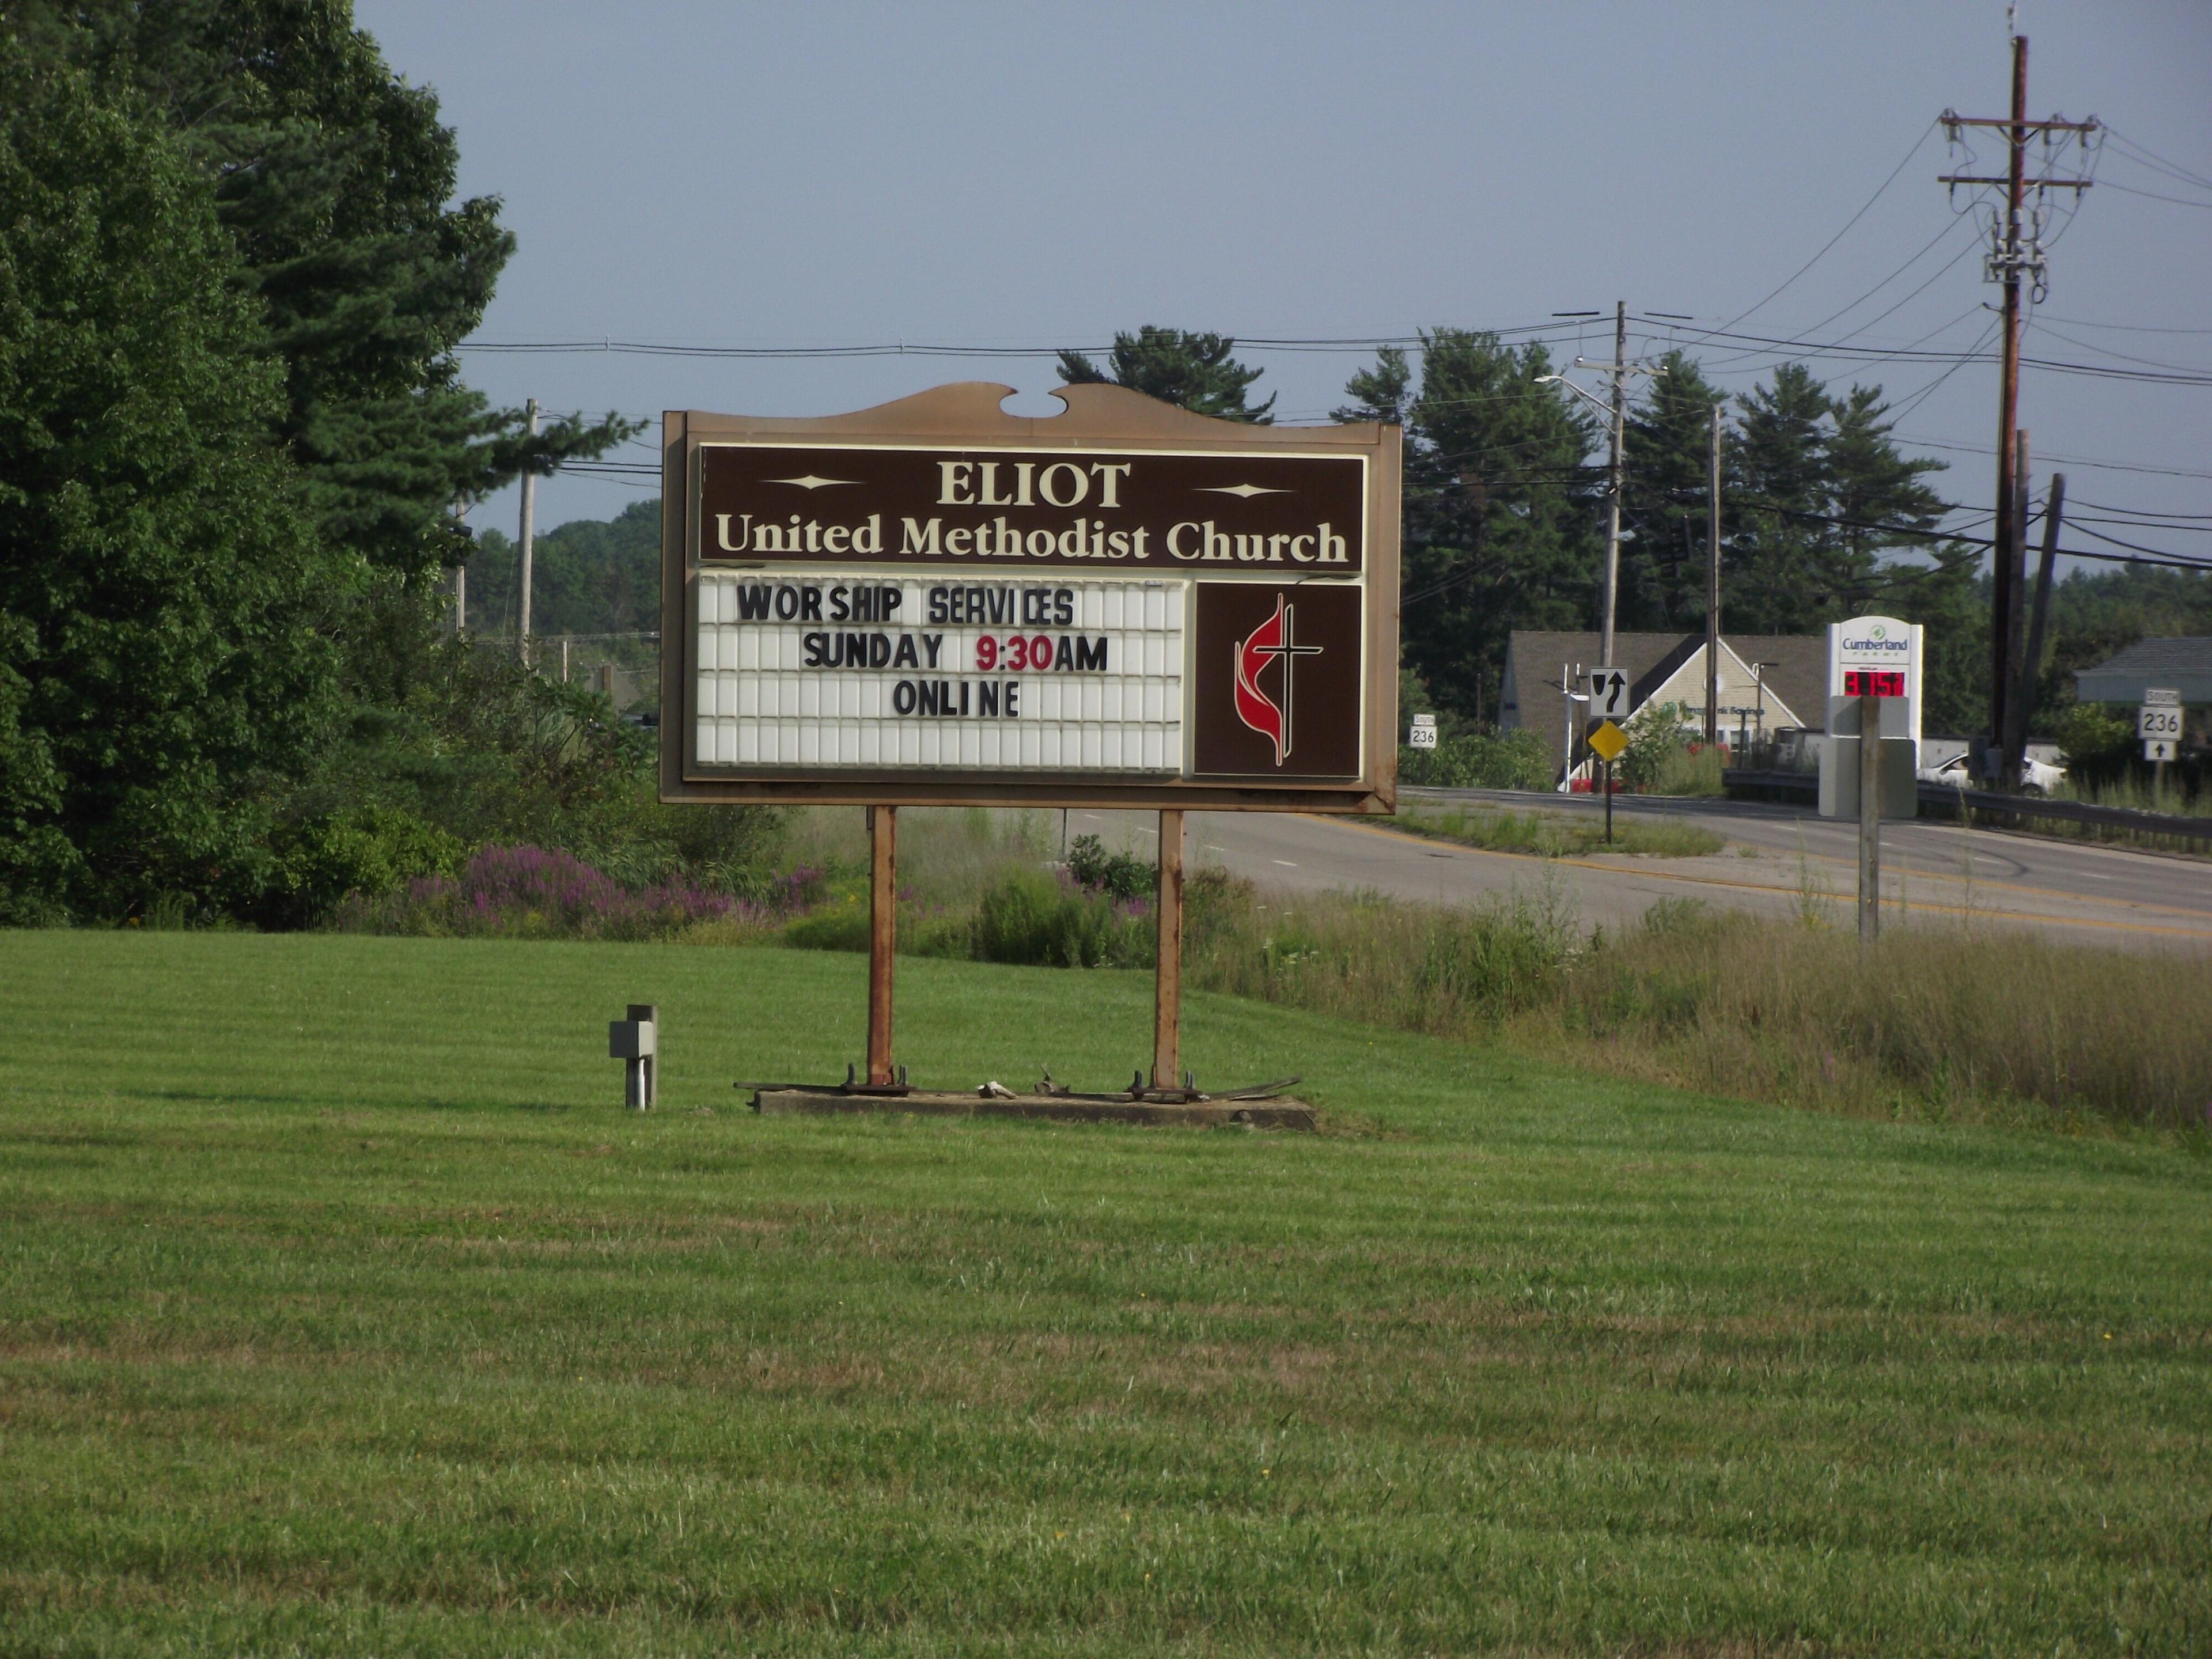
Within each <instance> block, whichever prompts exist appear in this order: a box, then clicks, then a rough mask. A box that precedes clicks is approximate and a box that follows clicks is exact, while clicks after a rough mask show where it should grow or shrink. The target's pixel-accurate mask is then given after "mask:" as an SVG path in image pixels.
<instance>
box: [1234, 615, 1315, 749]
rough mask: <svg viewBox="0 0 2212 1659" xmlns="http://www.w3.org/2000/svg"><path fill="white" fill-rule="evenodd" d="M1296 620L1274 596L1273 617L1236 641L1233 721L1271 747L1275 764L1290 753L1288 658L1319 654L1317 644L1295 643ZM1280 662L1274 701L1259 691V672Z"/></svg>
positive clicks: (1289, 664) (1289, 661) (1289, 675)
mask: <svg viewBox="0 0 2212 1659" xmlns="http://www.w3.org/2000/svg"><path fill="white" fill-rule="evenodd" d="M1296 628H1297V617H1296V615H1295V614H1294V613H1293V611H1291V606H1290V604H1289V602H1288V601H1287V600H1285V599H1284V598H1283V596H1282V595H1281V594H1279V593H1278V594H1277V595H1276V596H1275V614H1274V615H1273V616H1272V617H1268V618H1267V621H1265V622H1263V623H1261V624H1260V625H1259V626H1258V627H1257V628H1255V629H1253V630H1252V631H1251V632H1250V633H1249V634H1247V635H1245V636H1244V637H1243V639H1241V640H1239V641H1237V719H1238V720H1242V721H1243V722H1244V724H1245V725H1246V726H1249V727H1250V728H1251V729H1252V730H1253V731H1255V732H1258V733H1259V734H1260V735H1261V737H1263V738H1267V740H1268V741H1269V742H1271V743H1273V744H1274V745H1275V764H1276V765H1278V766H1280V765H1281V764H1282V763H1283V762H1284V761H1285V759H1287V758H1288V757H1289V755H1290V752H1291V658H1293V657H1313V656H1318V655H1320V654H1321V647H1319V646H1317V645H1299V644H1297V634H1296V632H1295V629H1296ZM1273 657H1279V658H1281V659H1283V700H1282V702H1276V701H1275V700H1274V699H1273V697H1271V696H1268V695H1267V693H1266V692H1265V691H1262V690H1261V689H1260V671H1261V670H1262V669H1263V668H1265V667H1267V662H1268V659H1270V658H1273Z"/></svg>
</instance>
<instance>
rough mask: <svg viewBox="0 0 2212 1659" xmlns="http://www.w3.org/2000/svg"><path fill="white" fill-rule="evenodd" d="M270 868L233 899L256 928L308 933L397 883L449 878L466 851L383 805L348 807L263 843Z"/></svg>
mask: <svg viewBox="0 0 2212 1659" xmlns="http://www.w3.org/2000/svg"><path fill="white" fill-rule="evenodd" d="M269 845H270V852H271V854H273V855H274V860H273V867H272V868H270V869H269V870H268V871H266V872H264V874H263V875H262V878H261V879H260V880H259V881H258V883H257V884H256V885H257V887H258V890H256V891H254V892H252V894H251V895H250V896H246V897H244V898H242V899H241V901H240V903H239V907H238V908H239V909H240V912H241V913H242V914H243V915H245V916H246V919H247V920H249V921H252V922H253V923H254V924H255V925H257V926H258V927H319V926H320V925H321V924H322V923H324V922H325V921H328V920H330V918H331V916H332V915H334V914H335V913H336V912H337V908H338V906H339V905H340V904H341V903H343V902H344V901H345V900H347V899H349V898H376V897H379V896H382V895H384V894H386V893H389V892H391V891H392V890H394V889H395V888H397V887H398V886H399V885H400V884H402V883H403V882H408V881H412V880H415V879H416V878H421V877H423V876H450V875H452V874H453V873H454V872H456V871H457V870H459V868H460V866H461V863H462V860H464V859H465V858H466V857H467V856H468V852H469V849H468V848H467V847H466V846H465V845H464V844H463V843H462V842H461V841H460V839H459V837H458V836H452V835H448V834H447V832H446V831H445V830H443V829H439V828H438V827H437V825H435V824H433V823H424V822H423V821H422V819H421V818H418V817H416V816H415V815H414V814H413V813H411V812H408V811H402V810H401V809H399V808H397V807H391V806H377V805H368V806H356V807H352V808H350V809H349V810H347V811H340V812H331V813H326V814H323V815H320V816H318V817H308V818H299V819H295V820H294V821H293V822H291V823H286V824H282V825H280V826H279V827H278V828H277V829H275V830H274V831H272V832H271V833H270V837H269Z"/></svg>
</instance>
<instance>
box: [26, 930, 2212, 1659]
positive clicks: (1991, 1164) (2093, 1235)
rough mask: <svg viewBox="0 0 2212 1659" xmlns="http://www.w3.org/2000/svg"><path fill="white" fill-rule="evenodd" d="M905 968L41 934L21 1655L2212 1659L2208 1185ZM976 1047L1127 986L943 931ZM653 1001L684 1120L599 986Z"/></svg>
mask: <svg viewBox="0 0 2212 1659" xmlns="http://www.w3.org/2000/svg"><path fill="white" fill-rule="evenodd" d="M864 973H865V963H864V961H863V960H862V959H861V958H859V957H848V956H840V955H830V954H818V953H814V952H805V951H742V950H718V949H707V948H700V947H684V946H665V947H664V946H645V945H518V944H502V943H489V942H451V941H423V940H409V939H370V938H360V937H335V936H290V937H254V936H236V935H232V936H225V935H212V934H146V935H137V934H116V933H37V934H31V933H14V934H0V1033H4V1036H0V1061H4V1068H0V1652H4V1653H8V1654H19V1653H38V1654H46V1653H57V1654H58V1653H83V1654H95V1653H97V1654H125V1653H153V1652H161V1653H186V1652H190V1653H200V1652H210V1651H214V1652H224V1653H228V1652H234V1651H252V1652H279V1651H281V1652H298V1653H303V1654H304V1653H315V1654H325V1653H331V1652H337V1651H356V1652H373V1653H377V1654H412V1653H421V1654H439V1655H447V1654H457V1653H459V1654H468V1653H479V1652H481V1653H492V1652H500V1653H513V1652H523V1651H529V1652H544V1653H579V1654H583V1653H590V1654H599V1653H607V1654H617V1653H620V1654H647V1653H651V1654H688V1653H702V1654H703V1653H724V1652H735V1651H743V1652H749V1653H832V1652H835V1653H862V1654H871V1653H883V1654H924V1653H939V1652H945V1653H952V1652H957V1653H962V1654H989V1653H999V1652H1048V1653H1068V1654H1075V1653H1097V1654H1109V1653H1112V1654H1121V1653H1129V1652H1144V1651H1169V1652H1189V1653H1200V1654H1211V1653H1237V1654H1254V1655H1259V1654H1280V1653H1289V1652H1328V1653H1346V1652H1368V1651H1372V1652H1378V1653H1399V1652H1407V1653H1413V1652H1435V1651H1465V1650H1476V1649H1491V1648H1494V1649H1501V1650H1507V1651H1511V1652H1516V1653H1531V1654H1535V1653H1556V1652H1576V1653H1582V1652H1590V1653H1606V1654H1614V1653H1621V1652H1632V1653H1638V1654H1651V1653H1683V1654H1705V1653H1716V1654H1749V1653H1754V1652H1760V1653H1763V1652H1769V1651H1785V1650H1786V1651H1789V1652H1791V1653H1796V1652H1800V1651H1811V1652H1850V1653H1864V1654H1881V1655H1899V1654H1915V1653H1959V1652H1978V1653H1979V1652H1990V1653H2015V1652H2017V1653H2028V1652H2035V1653H2065V1654H2082V1653H2107V1652H2131V1653H2147V1654H2185V1653H2187V1654H2201V1653H2203V1652H2205V1651H2207V1650H2208V1648H2212V1441H2208V1431H2212V1273H2208V1271H2207V1270H2208V1265H2212V1165H2208V1164H2207V1161H2206V1160H2205V1158H2203V1155H2202V1152H2201V1151H2192V1150H2191V1149H2190V1148H2189V1147H2188V1146H2185V1145H2183V1144H2181V1143H2178V1142H2175V1141H2172V1140H2158V1139H2151V1138H2149V1137H2147V1136H2146V1137H2137V1138H2132V1139H2130V1138H2117V1139H2064V1138H2061V1137H2059V1136H2056V1135H2051V1134H2037V1133H2002V1132H1997V1131H1990V1130H1965V1129H1936V1128H1915V1127H1893V1126H1886V1125H1876V1124H1869V1123H1866V1122H1861V1121H1849V1120H1844V1119H1838V1118H1830V1117H1824V1116H1820V1115H1811V1114H1801V1113H1792V1112H1788V1111H1783V1110H1778V1109H1754V1108H1750V1107H1746V1106H1741V1105H1737V1104H1732V1103H1721V1102H1714V1101H1710V1100H1701V1099H1698V1098H1694V1097H1687V1096H1683V1095H1676V1094H1668V1093H1664V1092H1659V1091H1653V1090H1651V1089H1650V1088H1647V1087H1641V1086H1638V1085H1632V1084H1628V1083H1625V1082H1620V1081H1614V1080H1610V1079H1601V1078H1594V1077H1589V1076H1583V1075H1577V1074H1575V1073H1569V1072H1566V1071H1565V1070H1557V1069H1547V1068H1546V1067H1545V1066H1541V1065H1537V1064H1534V1063H1532V1062H1530V1061H1528V1060H1525V1059H1520V1058H1515V1057H1511V1056H1508V1055H1504V1054H1498V1053H1492V1052H1489V1051H1486V1050H1483V1049H1480V1048H1467V1047H1462V1046H1455V1045H1452V1044H1449V1043H1444V1042H1434V1041H1430V1040H1426V1039H1422V1038H1419V1037H1412V1036H1403V1035H1400V1034H1396V1033H1389V1032H1383V1031H1378V1030H1371V1029H1370V1028H1366V1027H1362V1026H1357V1025H1352V1024H1346V1023H1340V1022H1330V1021H1328V1020H1324V1019H1320V1018H1315V1017H1312V1016H1310V1015H1304V1014H1300V1013H1297V1012H1293V1011H1290V1010H1286V1009H1282V1008H1276V1007H1269V1006H1261V1005H1257V1004H1253V1003H1246V1002H1241V1001H1237V1000H1228V999H1218V998H1201V999H1199V1000H1196V1002H1195V1003H1194V1006H1193V1008H1192V1011H1191V1018H1190V1033H1189V1036H1188V1040H1187V1051H1188V1054H1189V1055H1190V1063H1191V1064H1192V1065H1193V1066H1194V1067H1195V1069H1196V1071H1197V1073H1198V1075H1199V1077H1200V1079H1201V1081H1203V1082H1212V1083H1228V1082H1234V1081H1241V1080H1249V1079H1258V1078H1261V1077H1267V1076H1273V1075H1277V1074H1279V1073H1282V1072H1285V1071H1298V1072H1302V1073H1304V1074H1305V1075H1306V1077H1307V1078H1308V1079H1309V1083H1308V1085H1307V1089H1306V1091H1305V1092H1307V1093H1309V1094H1310V1097H1311V1098H1313V1099H1314V1100H1315V1101H1316V1102H1317V1103H1319V1104H1321V1105H1322V1107H1323V1108H1324V1109H1326V1110H1327V1111H1328V1113H1329V1114H1330V1115H1331V1116H1332V1119H1333V1121H1334V1125H1335V1126H1336V1127H1335V1128H1334V1130H1333V1131H1332V1132H1331V1133H1324V1134H1322V1135H1316V1136H1299V1135H1262V1134H1249V1133H1222V1132H1215V1133H1203V1132H1187V1131H1185V1132H1176V1131H1165V1132H1163V1131H1142V1130H1129V1129H1121V1128H1113V1127H1049V1126H1039V1125H1024V1124H1018V1123H1006V1122H992V1123H952V1122H945V1121H903V1120H900V1119H896V1118H892V1119H882V1120H869V1121H811V1120H798V1119H775V1120H761V1119H757V1118H755V1117H754V1116H752V1115H750V1113H749V1112H745V1111H743V1110H741V1109H738V1100H739V1097H738V1096H737V1095H735V1094H734V1092H733V1091H732V1090H731V1088H730V1086H729V1085H730V1081H731V1079H733V1078H737V1077H741V1076H744V1077H771V1078H773V1077H791V1076H800V1077H804V1076H824V1077H826V1076H830V1075H836V1076H842V1075H843V1067H844V1062H845V1061H846V1060H848V1059H851V1058H854V1057H855V1056H856V1055H857V1054H859V1052H860V1023H861V1002H860V999H861V994H862V985H863V975H864ZM899 973H900V987H901V1001H900V1009H899V1012H900V1018H901V1024H900V1033H901V1040H900V1042H899V1052H900V1054H901V1057H902V1059H904V1060H906V1061H907V1062H908V1064H910V1065H911V1066H913V1067H914V1070H915V1079H916V1081H917V1082H922V1083H928V1084H933V1085H973V1084H975V1083H977V1082H980V1081H981V1080H982V1079H984V1078H985V1077H998V1078H1000V1079H1004V1080H1006V1081H1007V1082H1010V1083H1011V1082H1027V1081H1030V1079H1033V1078H1034V1076H1035V1070H1034V1068H1035V1067H1036V1066H1037V1065H1038V1064H1039V1063H1040V1062H1045V1063H1049V1064H1050V1065H1051V1066H1052V1069H1053V1073H1054V1076H1055V1077H1058V1078H1061V1079H1066V1080H1070V1081H1073V1082H1074V1083H1077V1084H1079V1085H1091V1086H1098V1085H1108V1084H1112V1083H1116V1082H1119V1081H1121V1080H1122V1079H1126V1078H1127V1075H1128V1073H1130V1072H1131V1071H1132V1070H1133V1069H1134V1067H1135V1066H1136V1065H1137V1064H1138V1062H1139V1059H1140V1058H1141V1057H1142V1056H1143V1055H1144V1054H1146V1051H1147V1048H1148V1045H1149V1029H1148V1018H1149V1016H1148V1008H1149V995H1150V981H1149V980H1148V978H1146V977H1145V976H1142V975H1115V974H1106V973H1090V974H1080V973H1068V972H1054V971H1050V970H1042V969H1012V968H996V967H990V966H984V965H977V964H972V963H956V962H949V961H925V960H910V961H902V963H900V966H899ZM631 1000H638V1001H647V1000H651V1001H657V1002H659V1004H660V1005H661V1007H662V1011H663V1018H664V1021H665V1031H666V1042H665V1083H664V1089H665V1094H664V1108H663V1109H662V1110H660V1111H659V1112H658V1113H656V1114H654V1115H651V1116H649V1117H644V1118H639V1117H635V1116H631V1115H626V1114H624V1113H623V1112H622V1111H621V1110H620V1109H618V1107H617V1105H616V1104H614V1103H616V1102H617V1101H618V1100H619V1098H620V1083H621V1076H620V1073H621V1068H620V1066H619V1065H618V1064H617V1063H616V1062H613V1061H611V1060H607V1059H606V1058H605V1021H606V1020H607V1019H609V1018H613V1017H616V1016H618V1015H619V1014H620V1012H621V1011H622V1005H623V1004H624V1003H625V1002H628V1001H631Z"/></svg>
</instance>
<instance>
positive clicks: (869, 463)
mask: <svg viewBox="0 0 2212 1659" xmlns="http://www.w3.org/2000/svg"><path fill="white" fill-rule="evenodd" d="M1010 395H1011V391H1010V389H1009V388H1007V387H1005V386H995V385H987V384H981V383H972V382H971V383H967V384H963V385H957V386H940V387H938V388H936V389H935V390H934V391H931V392H923V393H921V394H920V395H918V396H916V397H913V398H904V399H902V400H900V401H899V402H896V403H893V404H884V405H883V406H881V407H879V408H877V409H872V410H862V411H860V412H859V413H857V414H853V415H843V416H829V417H826V418H819V419H790V420H775V419H763V418H754V417H744V416H718V415H708V414H701V413H698V412H696V411H672V412H671V413H670V414H669V415H668V416H666V419H665V428H664V439H663V442H664V449H663V474H662V478H663V482H662V525H663V544H662V572H663V586H662V592H663V599H662V605H663V624H662V640H663V647H662V658H661V661H662V667H661V707H662V709H663V711H664V712H663V719H662V723H661V733H660V737H661V756H660V775H661V797H662V799H665V800H670V801H701V802H713V801H760V802H781V803H814V804H823V805H830V804H838V803H845V804H872V805H908V804H912V805H928V804H959V805H1006V806H1015V805H1116V806H1131V807H1146V808H1151V807H1158V808H1178V807H1229V808H1246V809H1255V810H1263V811H1265V810H1274V811H1389V810H1390V808H1391V805H1392V803H1393V799H1394V797H1395V785H1396V776H1395V770H1396V768H1395V763H1396V756H1397V747H1396V724H1397V695H1396V694H1397V655H1398V653H1397V638H1398V615H1397V607H1398V534H1397V532H1398V510H1399V487H1400V479H1399V467H1400V434H1399V431H1398V428H1395V427H1389V426H1381V425H1375V424H1363V425H1353V426H1334V427H1321V428H1282V427H1262V426H1253V425H1249V424H1247V423H1244V422H1232V421H1218V420H1212V419H1209V418H1206V417H1205V416H1196V415H1192V414H1190V413H1188V411H1186V410H1181V409H1177V408H1175V407H1173V406H1172V405H1170V404H1162V403H1158V402H1156V401H1155V400H1153V399H1152V398H1145V397H1142V396H1139V394H1137V393H1135V392H1128V391H1125V390H1123V389H1122V388H1120V387H1118V386H1069V387H1065V388H1063V389H1062V390H1061V391H1060V392H1059V393H1058V394H1057V395H1058V396H1059V397H1060V399H1061V400H1062V402H1063V403H1064V404H1066V412H1065V413H1064V414H1061V415H1059V416H1051V417H1045V418H1031V417H1028V416H1014V415H1009V414H1007V413H1006V411H1005V410H1004V409H1003V408H1002V407H1001V405H1002V404H1003V402H1004V400H1005V399H1006V398H1007V397H1008V396H1010Z"/></svg>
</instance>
